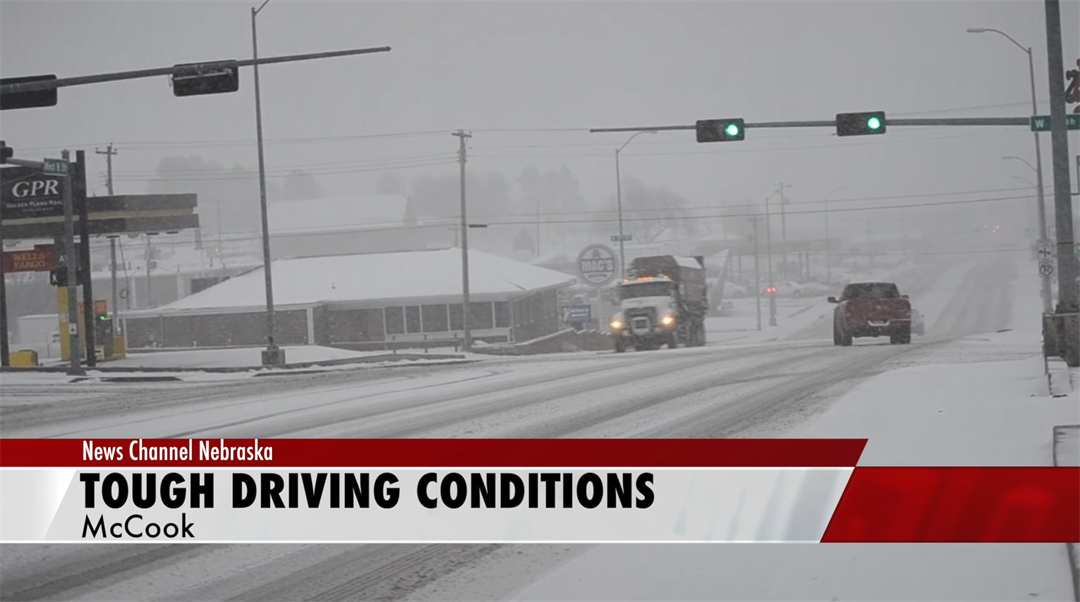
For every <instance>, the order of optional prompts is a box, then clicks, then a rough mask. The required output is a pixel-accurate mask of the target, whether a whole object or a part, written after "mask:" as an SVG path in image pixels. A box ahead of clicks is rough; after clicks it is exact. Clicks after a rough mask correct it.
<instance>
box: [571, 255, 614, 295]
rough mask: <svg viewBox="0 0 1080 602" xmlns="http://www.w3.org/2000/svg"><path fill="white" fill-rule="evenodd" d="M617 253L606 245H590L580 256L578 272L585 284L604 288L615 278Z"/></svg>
mask: <svg viewBox="0 0 1080 602" xmlns="http://www.w3.org/2000/svg"><path fill="white" fill-rule="evenodd" d="M615 264H616V261H615V252H614V251H612V250H611V249H609V248H607V247H605V246H604V245H589V246H587V247H585V249H583V250H582V251H581V254H580V255H578V272H580V273H581V277H582V278H583V279H585V282H587V283H589V284H591V285H593V286H604V285H605V284H607V283H609V282H611V279H612V278H614V277H615V270H616V266H615Z"/></svg>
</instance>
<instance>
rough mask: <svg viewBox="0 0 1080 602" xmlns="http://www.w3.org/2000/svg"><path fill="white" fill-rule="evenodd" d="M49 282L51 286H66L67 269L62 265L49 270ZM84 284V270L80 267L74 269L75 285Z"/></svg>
mask: <svg viewBox="0 0 1080 602" xmlns="http://www.w3.org/2000/svg"><path fill="white" fill-rule="evenodd" d="M49 284H50V285H52V286H59V287H65V286H68V270H67V268H66V267H64V266H60V267H58V268H55V269H53V270H50V271H49ZM84 284H86V272H84V271H83V270H82V269H78V270H75V285H76V286H82V285H84Z"/></svg>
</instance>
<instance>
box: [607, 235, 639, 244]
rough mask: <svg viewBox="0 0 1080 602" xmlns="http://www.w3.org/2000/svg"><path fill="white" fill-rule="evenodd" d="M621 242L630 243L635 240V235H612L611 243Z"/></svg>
mask: <svg viewBox="0 0 1080 602" xmlns="http://www.w3.org/2000/svg"><path fill="white" fill-rule="evenodd" d="M620 240H621V241H623V242H630V241H631V240H634V235H633V234H612V235H611V242H619V241H620Z"/></svg>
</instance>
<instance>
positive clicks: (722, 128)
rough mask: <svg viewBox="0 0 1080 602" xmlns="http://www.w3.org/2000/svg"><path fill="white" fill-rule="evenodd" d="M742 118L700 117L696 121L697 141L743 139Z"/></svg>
mask: <svg viewBox="0 0 1080 602" xmlns="http://www.w3.org/2000/svg"><path fill="white" fill-rule="evenodd" d="M744 127H745V121H744V120H743V119H702V120H699V121H698V122H697V126H696V128H695V129H696V130H697V141H698V142H731V141H739V140H744V139H745V138H746V132H745V131H744V130H743V128H744Z"/></svg>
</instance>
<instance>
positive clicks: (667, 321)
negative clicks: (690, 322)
mask: <svg viewBox="0 0 1080 602" xmlns="http://www.w3.org/2000/svg"><path fill="white" fill-rule="evenodd" d="M660 323H661V324H663V325H664V326H671V325H672V324H674V323H675V316H664V317H663V318H660Z"/></svg>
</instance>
